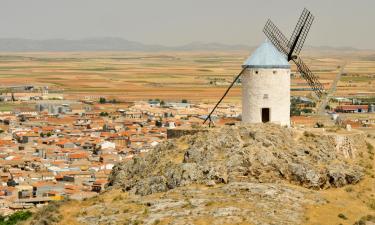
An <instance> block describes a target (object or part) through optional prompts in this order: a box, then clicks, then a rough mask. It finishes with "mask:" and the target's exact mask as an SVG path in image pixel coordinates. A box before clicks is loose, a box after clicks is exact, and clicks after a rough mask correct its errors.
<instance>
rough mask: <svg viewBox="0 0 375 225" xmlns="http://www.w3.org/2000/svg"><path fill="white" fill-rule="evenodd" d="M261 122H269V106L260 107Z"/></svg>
mask: <svg viewBox="0 0 375 225" xmlns="http://www.w3.org/2000/svg"><path fill="white" fill-rule="evenodd" d="M262 122H263V123H267V122H270V108H262Z"/></svg>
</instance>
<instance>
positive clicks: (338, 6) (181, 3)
mask: <svg viewBox="0 0 375 225" xmlns="http://www.w3.org/2000/svg"><path fill="white" fill-rule="evenodd" d="M304 7H307V8H308V9H309V10H310V11H311V12H312V13H313V14H314V15H315V17H316V18H315V22H314V24H313V27H312V30H311V33H310V35H309V37H308V39H307V42H306V44H307V45H315V46H319V45H329V46H351V47H356V48H371V49H375V0H260V1H255V0H0V38H4V37H17V38H31V39H50V38H66V39H80V38H89V37H122V38H125V39H128V40H134V41H140V42H143V43H148V44H163V45H170V46H171V45H180V44H186V43H189V42H193V41H200V42H221V43H227V44H248V45H257V44H259V43H260V42H261V41H262V40H263V39H264V38H265V37H264V35H263V33H262V27H263V26H264V24H265V22H266V19H267V18H271V19H272V20H273V21H274V22H275V23H276V24H277V25H278V26H279V27H280V28H281V29H282V30H283V32H284V33H285V34H286V36H288V37H289V36H290V33H291V31H292V29H293V28H294V26H295V23H296V21H297V19H298V17H299V15H300V13H301V11H302V9H303V8H304Z"/></svg>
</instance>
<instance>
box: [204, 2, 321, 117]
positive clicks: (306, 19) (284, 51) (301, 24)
mask: <svg viewBox="0 0 375 225" xmlns="http://www.w3.org/2000/svg"><path fill="white" fill-rule="evenodd" d="M313 21H314V16H313V15H312V14H311V12H310V11H308V10H307V9H304V10H303V12H302V15H301V16H300V18H299V20H298V22H297V25H296V27H295V29H294V31H293V33H292V36H291V38H290V39H289V40H288V39H287V38H286V37H285V36H284V34H283V33H282V32H281V31H280V30H279V29H278V28H277V26H276V25H275V24H274V23H273V22H272V21H271V20H268V21H267V22H266V25H265V27H264V29H263V32H264V33H265V35H266V36H267V38H268V39H269V41H270V42H271V43H272V44H270V43H268V42H266V43H264V44H263V45H261V46H260V47H259V48H258V49H257V50H256V51H255V53H254V54H253V55H252V56H251V57H249V59H248V60H247V61H246V62H245V63H244V65H243V69H242V71H241V72H240V73H239V74H238V75H237V76H236V77H235V79H234V81H233V82H232V83H231V84H230V85H229V87H228V88H227V90H226V91H225V93H224V95H223V96H222V97H221V98H220V100H219V101H218V102H217V103H216V105H215V107H214V108H213V109H212V111H211V112H210V113H209V114H208V116H207V117H206V118H205V120H204V122H203V124H204V123H206V122H207V121H208V120H209V122H210V124H211V122H212V119H211V116H212V114H213V113H214V111H215V110H216V108H217V107H218V106H219V104H220V103H221V102H222V101H223V99H224V98H225V96H226V95H227V94H228V92H229V91H230V89H231V88H232V87H233V85H234V84H235V83H236V82H237V80H238V79H239V78H240V77H241V75H246V77H248V79H244V80H247V81H246V82H247V85H245V84H244V83H243V92H242V93H243V98H242V102H243V110H242V111H243V113H242V114H243V118H242V119H243V121H244V115H245V116H246V117H247V119H246V120H248V121H259V120H260V121H261V122H270V121H271V119H270V117H272V115H271V112H270V111H271V108H270V106H267V107H268V108H266V107H263V106H264V105H267V104H271V105H272V106H273V107H274V108H275V109H276V110H278V109H280V108H281V106H278V105H276V103H275V102H272V103H267V101H268V102H269V101H270V100H268V93H267V94H264V90H260V91H258V90H249V88H254V87H259V86H261V85H263V86H267V85H270V84H271V83H273V84H275V82H276V84H277V82H281V83H283V84H285V85H284V86H283V87H282V88H281V89H280V91H279V93H275V92H276V91H275V90H272V88H276V89H277V88H278V87H279V85H275V86H274V87H270V88H271V94H273V95H275V94H276V96H280V95H282V96H284V99H283V102H284V103H285V104H284V105H283V107H282V109H281V111H282V113H283V114H284V115H283V116H282V117H283V118H284V119H281V120H283V121H284V122H283V123H284V124H288V123H289V117H290V114H289V108H290V66H289V64H288V62H290V61H293V62H294V63H295V64H296V66H297V70H298V71H299V73H300V74H301V76H302V77H303V78H304V79H305V80H306V81H307V84H308V85H309V86H310V87H311V89H312V90H313V91H314V93H315V94H316V96H317V97H318V98H321V97H322V95H323V93H324V88H323V86H322V84H321V83H320V82H319V80H318V79H317V77H316V76H315V75H314V74H313V73H312V72H311V70H310V69H309V68H308V66H307V65H306V64H305V63H304V62H303V60H302V59H301V57H299V53H300V52H301V50H302V47H303V44H304V43H305V40H306V37H307V34H308V32H309V30H310V27H311V25H312V22H313ZM258 70H259V71H260V72H259V71H258ZM258 72H259V74H258ZM271 72H272V73H273V75H271V74H272V73H271ZM277 72H281V73H282V74H283V76H279V75H275V74H276V73H277ZM255 74H256V75H255ZM265 74H268V75H267V76H264V75H265ZM246 77H245V78H246ZM253 77H256V78H253ZM259 77H263V78H262V79H263V80H259ZM265 77H268V78H265ZM269 77H271V80H270V79H269ZM267 79H268V80H267ZM272 79H273V80H272ZM254 81H255V82H257V84H255V85H254V84H252V83H251V82H254ZM249 82H250V83H249ZM288 82H289V83H288ZM244 86H245V87H244ZM286 88H288V90H287V91H286V90H285V89H286ZM285 91H286V92H285ZM248 92H252V93H250V94H249V93H248ZM254 92H256V93H254ZM272 92H273V93H272ZM260 95H262V98H263V99H266V100H265V101H262V100H260V99H261V97H260ZM254 96H255V97H254ZM258 100H259V101H258ZM254 101H258V103H257V104H258V105H252V104H253V103H252V102H254ZM260 101H262V102H260ZM254 106H255V108H256V109H255V110H258V109H257V108H259V107H260V115H259V116H258V115H257V114H259V113H258V112H256V113H254V112H249V110H248V107H253V108H254ZM244 108H245V110H244ZM285 109H288V113H285ZM253 111H254V110H253ZM267 113H268V115H267ZM273 115H274V117H275V116H277V114H276V113H275V112H274V113H273ZM255 117H257V118H255ZM254 118H255V119H254ZM278 119H280V118H278Z"/></svg>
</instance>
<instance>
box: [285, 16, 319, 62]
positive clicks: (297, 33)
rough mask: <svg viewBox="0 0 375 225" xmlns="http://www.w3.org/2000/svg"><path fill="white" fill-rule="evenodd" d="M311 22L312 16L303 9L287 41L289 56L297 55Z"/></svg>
mask: <svg viewBox="0 0 375 225" xmlns="http://www.w3.org/2000/svg"><path fill="white" fill-rule="evenodd" d="M313 21H314V16H313V15H312V14H311V13H310V11H308V10H307V9H304V10H303V12H302V14H301V17H300V18H299V20H298V23H297V25H296V27H295V28H294V31H293V33H292V36H291V37H290V39H289V43H288V47H289V48H290V49H291V52H290V53H289V54H290V55H299V53H300V52H301V49H302V47H303V44H304V43H305V40H306V37H307V34H308V33H309V31H310V28H311V25H312V23H313Z"/></svg>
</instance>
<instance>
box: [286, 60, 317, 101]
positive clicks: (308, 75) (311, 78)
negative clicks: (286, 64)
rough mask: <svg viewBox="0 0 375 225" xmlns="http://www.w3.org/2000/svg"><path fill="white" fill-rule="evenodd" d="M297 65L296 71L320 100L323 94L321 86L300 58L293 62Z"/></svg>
mask: <svg viewBox="0 0 375 225" xmlns="http://www.w3.org/2000/svg"><path fill="white" fill-rule="evenodd" d="M293 61H294V63H295V64H296V65H297V69H298V71H299V72H300V74H301V76H302V77H303V78H304V79H305V80H306V81H307V83H308V85H309V86H310V87H311V88H312V90H313V91H314V92H315V94H316V95H317V96H318V97H319V98H320V97H321V96H322V94H323V90H324V88H323V85H322V84H321V83H320V82H319V80H318V79H317V77H316V76H315V75H314V74H313V73H312V72H311V71H310V69H309V67H307V66H306V64H305V63H304V62H303V61H302V59H301V58H300V57H298V59H294V60H293Z"/></svg>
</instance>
